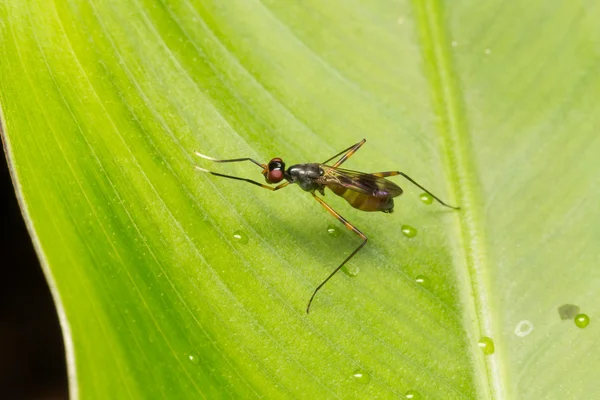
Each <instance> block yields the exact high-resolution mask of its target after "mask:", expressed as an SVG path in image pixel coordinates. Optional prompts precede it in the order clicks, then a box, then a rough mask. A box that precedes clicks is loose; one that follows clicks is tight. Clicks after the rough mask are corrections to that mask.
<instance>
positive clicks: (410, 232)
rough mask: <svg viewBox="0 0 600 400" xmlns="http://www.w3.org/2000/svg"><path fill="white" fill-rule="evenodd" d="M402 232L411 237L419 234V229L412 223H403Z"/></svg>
mask: <svg viewBox="0 0 600 400" xmlns="http://www.w3.org/2000/svg"><path fill="white" fill-rule="evenodd" d="M402 233H404V236H406V237H409V238H413V237H415V236H417V230H416V229H415V228H413V227H412V226H410V225H402Z"/></svg>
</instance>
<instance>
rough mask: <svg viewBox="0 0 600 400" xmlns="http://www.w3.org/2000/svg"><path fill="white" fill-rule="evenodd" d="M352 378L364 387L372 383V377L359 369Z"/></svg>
mask: <svg viewBox="0 0 600 400" xmlns="http://www.w3.org/2000/svg"><path fill="white" fill-rule="evenodd" d="M352 377H353V378H354V381H355V382H358V383H362V384H363V385H366V384H367V383H369V382H370V381H371V375H369V373H368V372H367V371H364V370H362V369H357V370H356V371H354V373H353V374H352Z"/></svg>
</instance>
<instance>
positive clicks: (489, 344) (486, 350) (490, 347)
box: [477, 336, 496, 356]
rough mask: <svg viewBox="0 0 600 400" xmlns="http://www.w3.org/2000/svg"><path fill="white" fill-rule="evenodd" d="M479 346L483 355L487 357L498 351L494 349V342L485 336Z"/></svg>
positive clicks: (480, 340)
mask: <svg viewBox="0 0 600 400" xmlns="http://www.w3.org/2000/svg"><path fill="white" fill-rule="evenodd" d="M477 344H478V345H479V347H480V348H481V350H483V354H485V355H486V356H489V355H490V354H494V351H495V350H496V349H495V347H494V341H493V340H492V339H491V338H489V337H487V336H483V337H482V338H481V339H479V342H478V343H477Z"/></svg>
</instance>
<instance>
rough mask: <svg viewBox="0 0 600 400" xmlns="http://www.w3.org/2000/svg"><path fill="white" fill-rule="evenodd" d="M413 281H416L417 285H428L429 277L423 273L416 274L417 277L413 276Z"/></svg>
mask: <svg viewBox="0 0 600 400" xmlns="http://www.w3.org/2000/svg"><path fill="white" fill-rule="evenodd" d="M415 282H417V283H418V284H419V285H421V286H423V287H429V283H430V282H429V278H428V277H426V276H425V275H417V277H416V278H415Z"/></svg>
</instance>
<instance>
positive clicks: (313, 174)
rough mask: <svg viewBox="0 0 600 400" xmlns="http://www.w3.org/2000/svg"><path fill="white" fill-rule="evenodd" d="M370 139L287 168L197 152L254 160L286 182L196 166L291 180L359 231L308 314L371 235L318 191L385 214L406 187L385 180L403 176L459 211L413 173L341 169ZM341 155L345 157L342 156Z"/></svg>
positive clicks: (266, 173) (265, 171) (275, 161)
mask: <svg viewBox="0 0 600 400" xmlns="http://www.w3.org/2000/svg"><path fill="white" fill-rule="evenodd" d="M365 142H366V139H363V140H361V141H360V142H358V143H356V144H355V145H353V146H350V147H348V148H347V149H345V150H343V151H341V152H339V153H338V154H336V155H335V156H333V157H331V158H329V159H327V160H325V161H323V162H322V163H307V164H295V165H292V166H290V167H288V169H287V170H286V169H285V163H284V162H283V160H282V159H281V158H273V159H271V161H269V163H268V164H261V163H259V162H258V161H255V160H253V159H252V158H247V157H246V158H234V159H230V160H217V159H214V158H212V157H208V156H205V155H203V154H200V153H198V152H196V155H197V156H199V157H202V158H205V159H207V160H211V161H214V162H218V163H228V162H241V161H250V162H252V163H254V164H256V165H258V166H259V167H260V168H262V174H263V175H264V177H265V180H266V182H267V183H268V184H271V185H272V184H276V183H279V182H281V181H283V180H284V179H285V182H283V183H281V184H279V185H277V186H268V185H265V184H262V183H259V182H256V181H253V180H251V179H246V178H240V177H237V176H231V175H224V174H220V173H218V172H213V171H209V170H206V169H204V168H200V167H198V166H196V169H197V170H199V171H202V172H208V173H210V174H213V175H216V176H222V177H223V178H229V179H236V180H239V181H245V182H248V183H251V184H253V185H256V186H260V187H262V188H265V189H268V190H271V191H276V190H279V189H283V188H284V187H286V186H287V185H289V184H290V183H296V184H298V185H299V186H300V187H301V188H302V190H305V191H307V192H310V194H312V196H313V197H314V198H315V200H317V201H318V202H319V203H320V204H321V205H322V206H323V207H325V209H326V210H327V211H328V212H329V213H330V214H331V215H333V216H334V217H336V218H337V219H338V221H340V222H341V223H342V224H344V225H345V226H346V228H348V229H350V230H351V231H353V232H354V233H356V234H357V235H358V236H360V238H361V239H362V243H361V244H360V245H359V246H358V247H357V248H356V249H355V250H354V251H353V252H352V253H351V254H350V255H349V256H348V257H346V259H345V260H344V261H342V263H341V264H340V265H339V266H338V267H337V268H336V269H334V270H333V272H332V273H331V274H329V276H328V277H327V278H325V280H324V281H323V282H321V284H320V285H319V286H317V288H316V289H315V290H314V292H313V294H312V296H311V297H310V300H309V301H308V305H307V307H306V313H307V314H308V312H309V311H310V305H311V303H312V301H313V299H314V298H315V295H316V294H317V292H318V291H319V289H321V288H322V287H323V285H325V284H326V283H327V281H329V280H330V279H331V278H332V277H333V276H334V275H335V274H336V273H337V272H338V271H339V270H340V269H341V268H342V267H343V266H344V265H345V264H346V263H347V262H348V261H349V260H350V259H351V258H352V257H354V255H355V254H356V253H358V252H359V250H360V249H362V248H363V247H364V245H365V244H366V243H367V237H366V236H365V235H364V234H363V233H362V232H361V231H360V230H358V228H356V227H355V226H354V225H352V224H351V223H350V222H348V221H347V220H346V219H345V218H344V217H342V216H341V215H340V214H339V213H338V212H337V211H335V210H334V209H333V208H331V207H330V206H329V204H327V203H325V201H323V200H322V199H321V198H320V197H318V196H317V194H316V193H315V192H319V193H320V194H321V195H323V196H324V195H325V188H326V187H327V188H329V189H330V190H331V191H332V192H333V193H335V194H336V195H338V196H340V197H342V198H344V199H345V200H346V201H347V202H348V203H349V204H350V205H351V206H352V207H354V208H356V209H358V210H361V211H383V212H384V213H391V212H393V211H394V197H397V196H400V195H401V194H402V189H401V188H400V187H399V186H398V185H396V184H395V183H393V182H391V181H388V180H387V179H385V178H386V177H388V176H395V175H401V176H403V177H404V178H406V179H407V180H408V181H409V182H411V183H412V184H414V185H416V186H418V187H419V188H421V189H422V190H424V191H425V192H426V193H427V194H429V195H430V196H431V197H433V198H434V199H436V200H437V201H438V202H439V203H440V204H442V205H443V206H446V207H450V208H453V209H455V210H458V209H459V207H453V206H451V205H448V204H446V203H444V202H443V201H442V200H440V199H439V198H438V197H437V196H435V195H434V194H433V193H431V192H430V191H429V190H427V189H425V188H424V187H423V186H421V185H419V184H418V183H417V182H416V181H415V180H413V179H412V178H411V177H410V176H408V175H406V174H405V173H403V172H400V171H386V172H374V173H363V172H357V171H350V170H347V169H342V168H339V167H340V165H342V164H343V163H344V162H345V161H346V160H348V159H349V158H350V157H352V155H353V154H354V153H356V151H357V150H358V149H359V148H360V147H361V146H362V145H363V144H365ZM340 156H341V157H340ZM338 157H340V158H339V159H338V160H337V161H336V162H335V163H334V164H333V165H327V163H328V162H330V161H332V160H334V159H337V158H338Z"/></svg>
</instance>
